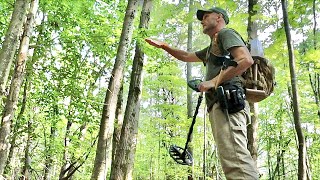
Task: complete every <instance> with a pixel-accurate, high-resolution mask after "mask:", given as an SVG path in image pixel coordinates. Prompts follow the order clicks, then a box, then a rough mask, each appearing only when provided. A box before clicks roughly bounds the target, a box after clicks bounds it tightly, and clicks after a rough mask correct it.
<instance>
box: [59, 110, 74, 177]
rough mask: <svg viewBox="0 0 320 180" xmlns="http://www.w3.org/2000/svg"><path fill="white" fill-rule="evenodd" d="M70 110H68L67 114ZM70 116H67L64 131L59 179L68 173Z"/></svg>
mask: <svg viewBox="0 0 320 180" xmlns="http://www.w3.org/2000/svg"><path fill="white" fill-rule="evenodd" d="M70 113H71V112H70V111H69V115H70V116H71V114H70ZM71 119H72V118H71V117H68V122H67V127H66V133H65V136H64V152H63V162H64V164H63V165H62V167H61V169H60V174H59V179H62V178H63V177H65V176H66V175H67V174H68V169H70V168H69V166H70V157H69V152H68V149H69V146H70V138H69V136H70V135H69V133H70V129H71V125H72V121H71Z"/></svg>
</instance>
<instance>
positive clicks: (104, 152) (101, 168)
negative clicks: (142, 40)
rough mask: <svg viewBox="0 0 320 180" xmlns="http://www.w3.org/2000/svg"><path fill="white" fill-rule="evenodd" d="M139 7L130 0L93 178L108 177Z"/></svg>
mask: <svg viewBox="0 0 320 180" xmlns="http://www.w3.org/2000/svg"><path fill="white" fill-rule="evenodd" d="M137 7H138V0H129V1H128V5H127V9H126V15H125V19H124V22H123V29H122V33H121V39H120V43H119V46H118V52H117V57H116V61H115V64H114V68H113V70H112V74H111V77H110V81H109V86H108V90H107V92H106V97H105V101H104V106H103V112H102V118H101V122H100V130H99V138H98V144H97V150H96V157H95V161H94V167H93V171H92V176H91V179H92V180H95V179H99V180H101V179H105V178H106V164H107V159H109V158H108V150H109V149H111V144H112V134H113V129H114V117H115V110H116V104H117V100H118V94H119V91H120V86H121V81H122V79H123V69H124V66H125V63H126V53H127V49H128V47H129V44H130V42H131V38H132V31H133V25H134V24H133V22H134V18H135V15H136V11H137Z"/></svg>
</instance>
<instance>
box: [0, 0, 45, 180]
mask: <svg viewBox="0 0 320 180" xmlns="http://www.w3.org/2000/svg"><path fill="white" fill-rule="evenodd" d="M38 3H39V2H38V0H32V1H31V6H30V10H29V14H28V17H27V21H26V23H25V24H24V32H23V35H22V39H21V43H20V48H19V55H18V57H17V62H16V66H15V71H14V76H13V79H12V81H11V86H10V92H9V95H8V97H7V100H6V104H5V108H4V112H3V115H2V124H1V129H0V174H1V175H2V174H3V171H4V167H5V163H6V162H7V157H8V150H9V147H10V143H9V136H10V132H11V124H12V119H13V117H14V113H15V110H16V108H17V103H18V99H19V92H20V87H21V84H22V81H23V77H24V73H25V67H26V61H27V59H28V50H29V42H30V37H31V35H32V32H33V26H34V20H35V15H36V12H37V10H38Z"/></svg>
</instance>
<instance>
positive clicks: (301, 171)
mask: <svg viewBox="0 0 320 180" xmlns="http://www.w3.org/2000/svg"><path fill="white" fill-rule="evenodd" d="M281 5H282V11H283V21H284V28H285V32H286V37H287V46H288V53H289V66H290V75H291V86H292V106H293V119H294V124H295V130H296V133H297V136H298V144H299V146H298V147H299V149H298V151H299V160H298V179H299V180H305V179H306V178H307V176H306V174H307V173H306V172H307V165H306V155H307V152H306V144H305V139H304V135H303V131H302V127H301V120H300V112H299V101H298V89H297V80H296V72H295V58H294V54H293V46H292V43H291V42H292V40H291V33H290V25H289V20H288V10H287V2H286V0H281Z"/></svg>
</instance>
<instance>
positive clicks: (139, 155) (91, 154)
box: [0, 0, 320, 179]
mask: <svg viewBox="0 0 320 180" xmlns="http://www.w3.org/2000/svg"><path fill="white" fill-rule="evenodd" d="M131 2H133V1H129V2H127V1H120V0H115V1H108V0H104V1H102V0H95V1H94V0H78V1H68V0H45V1H41V0H40V1H39V2H37V1H36V0H27V1H21V0H16V1H13V0H4V1H1V2H0V38H1V46H0V47H1V54H2V55H3V54H5V53H4V52H9V53H10V52H11V54H12V59H13V60H12V65H11V66H8V67H9V68H7V69H5V70H7V72H8V78H7V80H6V81H5V82H4V81H1V80H3V79H2V78H3V77H4V76H1V80H0V83H1V84H0V85H1V94H0V98H1V99H0V100H1V101H0V105H1V109H0V112H1V114H2V121H1V122H2V124H1V132H0V147H1V148H3V147H5V148H4V149H1V148H0V149H1V150H0V159H1V160H5V161H1V162H0V170H1V171H0V172H1V174H2V175H3V176H4V177H6V178H7V179H18V178H26V179H71V178H72V179H90V178H91V179H99V177H101V176H103V177H109V176H111V177H112V175H110V174H112V172H116V171H118V170H119V171H122V172H123V173H124V174H127V175H125V176H126V178H123V179H130V178H132V179H186V178H187V177H189V178H190V177H191V176H192V177H193V178H199V179H223V173H222V170H221V167H220V166H219V162H218V158H217V152H216V148H215V145H214V141H213V138H212V134H211V128H210V124H209V121H208V119H207V118H206V116H205V106H204V103H202V106H201V110H200V113H199V115H198V117H197V122H196V125H195V128H194V133H193V140H192V147H193V148H192V151H193V156H194V165H193V166H192V167H186V166H181V165H178V164H176V163H175V162H174V161H173V160H172V159H171V158H170V156H169V155H168V148H169V146H170V145H171V144H177V145H179V146H184V143H185V141H186V137H187V133H188V130H189V126H190V124H191V119H192V118H191V116H192V110H194V107H195V103H196V101H197V97H198V94H197V93H191V92H190V90H188V88H187V83H186V82H187V78H199V77H200V78H202V77H203V76H204V75H203V72H204V67H203V64H201V63H195V64H193V65H192V66H191V65H190V64H188V65H187V64H186V63H182V62H179V61H176V60H174V59H173V58H172V57H171V56H170V55H168V54H167V53H164V52H163V51H161V50H159V49H155V48H153V47H151V46H149V45H148V44H147V43H145V42H144V38H146V37H152V38H155V39H158V40H164V41H166V42H167V43H169V44H170V45H172V46H173V47H177V48H179V49H184V50H188V51H196V50H199V49H202V48H204V47H206V46H207V45H208V44H209V38H208V37H207V36H205V35H203V34H202V27H201V25H200V22H199V21H198V20H197V19H196V16H195V12H196V10H197V9H203V8H205V9H207V8H210V7H212V6H219V7H222V8H225V9H226V10H227V11H228V12H229V16H230V24H229V25H228V27H231V28H234V29H236V30H237V31H238V32H239V33H240V34H242V36H243V37H244V39H248V32H247V27H248V2H252V1H244V0H237V1H222V0H214V1H197V0H193V1H182V0H181V1H175V0H172V1H171V0H168V1H161V0H153V1H150V0H149V1H148V0H145V1H134V2H136V4H135V5H134V7H132V8H131V9H129V10H128V9H127V6H129V5H130V3H131ZM146 2H148V3H151V2H152V6H151V5H150V4H149V7H148V8H149V10H146V9H144V8H146V7H147V5H146V4H147V3H146ZM255 2H256V5H255V6H254V10H255V11H257V14H255V16H253V17H254V18H253V19H254V21H256V23H257V27H258V37H259V40H260V41H261V42H262V44H263V46H264V53H265V57H267V58H268V59H269V60H270V61H271V62H272V64H273V65H274V66H275V69H276V86H275V90H274V92H273V94H272V95H271V96H270V97H269V98H268V99H266V100H264V101H262V102H260V103H259V109H258V110H257V112H258V119H257V121H256V123H257V124H256V125H257V127H258V128H257V129H255V132H257V133H258V134H257V138H256V139H255V140H256V146H255V147H256V150H257V166H258V169H259V172H260V174H261V179H296V177H297V176H298V174H299V170H298V169H299V168H298V167H299V165H298V159H299V151H298V149H299V148H298V146H299V143H298V142H299V140H298V137H297V133H296V129H295V127H296V126H297V124H296V122H295V117H294V111H293V109H294V108H293V107H294V105H293V97H294V96H293V95H292V74H291V73H290V68H289V67H290V61H289V59H290V55H289V53H288V49H289V48H288V45H287V35H286V32H285V25H284V23H283V22H284V20H283V11H282V8H281V2H280V1H255ZM15 3H16V4H17V3H21V4H20V6H19V7H20V8H22V9H20V11H19V13H20V14H19V13H17V12H16V11H14V10H15V5H16V4H15ZM36 3H39V4H38V5H39V6H38V8H35V7H34V8H35V10H36V11H35V12H36V13H34V14H32V7H33V6H31V7H29V6H30V4H31V5H35V4H36ZM131 5H132V4H131ZM23 8H24V9H23ZM142 9H143V10H142ZM319 9H320V4H319V3H318V2H316V0H301V1H294V0H289V1H288V4H287V11H288V20H289V23H290V28H291V31H290V33H291V37H292V47H293V50H294V51H293V53H294V58H295V61H294V64H293V65H294V66H295V70H296V77H294V80H295V81H294V82H295V83H296V86H297V87H298V88H297V92H296V93H297V94H299V96H298V97H299V98H298V102H299V112H300V116H299V119H300V123H301V127H302V131H303V134H304V139H305V144H306V152H307V154H306V166H307V169H308V170H307V174H308V177H309V178H310V177H312V179H320V174H319V173H317V172H320V153H319V151H320V150H319V149H320V140H319V133H320V132H319V123H320V122H319V121H320V102H319V100H320V75H319V71H320V70H319V68H320V58H319V57H320V52H319V50H318V49H319V43H318V41H319V39H320V35H319V34H320V33H319V28H318V27H317V22H319V20H320V15H319V14H318V13H317V12H319ZM130 10H133V11H131V14H130V13H129V14H128V12H129V11H130ZM149 11H150V13H149ZM14 12H16V15H20V16H21V17H22V18H20V23H17V24H16V26H15V28H10V27H11V26H10V25H11V24H10V22H11V17H13V15H14V14H15V13H14ZM144 13H145V14H144ZM126 14H127V16H126ZM140 14H141V15H140ZM27 15H29V16H28V17H29V18H28V19H26V17H27ZM30 15H31V16H30ZM128 15H129V16H128ZM143 15H145V16H148V17H147V18H146V19H147V20H146V19H145V20H146V21H143V18H141V19H142V20H141V19H140V17H142V16H143ZM32 16H33V17H34V19H33V20H32V18H31V17H32ZM135 16H136V17H135ZM126 17H129V18H130V17H131V20H132V25H130V26H131V27H129V26H125V24H126V23H127V22H126V21H125V19H126ZM148 18H150V20H149V19H148ZM18 19H19V18H18ZM139 19H140V21H139ZM25 22H29V24H28V23H25ZM30 22H31V23H30ZM30 24H31V25H30ZM19 27H20V28H19ZM27 27H28V28H27ZM125 28H127V29H125ZM14 29H15V30H17V32H16V34H18V36H17V37H16V41H17V42H16V43H17V45H15V48H13V49H11V51H8V50H7V49H6V48H7V46H6V44H5V43H4V42H5V40H6V39H9V38H8V37H9V36H8V32H10V33H11V37H13V34H14ZM26 30H27V31H26ZM124 30H128V32H129V35H128V37H127V38H125V37H124V36H123V35H124V34H125V32H124ZM130 31H132V34H130ZM22 32H24V33H22ZM190 32H191V34H192V39H190ZM24 35H26V36H24ZM26 41H28V42H26ZM123 41H125V42H126V43H123ZM25 44H27V46H26V47H27V49H25V48H26V47H25V46H23V45H25ZM12 47H14V46H12ZM121 48H126V49H121ZM139 51H143V54H142V56H141V57H140V60H139V61H138V59H139V58H138V56H137V52H139ZM23 52H24V53H25V54H23ZM140 55H141V54H140ZM1 58H3V56H1ZM120 59H124V60H123V61H121V60H120ZM141 59H142V60H141ZM2 60H3V59H0V61H1V63H2ZM119 60H120V61H119ZM135 61H136V62H139V63H138V64H140V65H142V66H141V67H143V71H142V69H140V72H141V73H142V76H141V77H140V75H137V74H136V73H135V72H139V71H137V69H135V67H137V66H138V65H135V64H134V62H135ZM117 62H120V65H123V74H121V73H120V76H122V75H123V77H119V78H118V79H116V77H117V76H115V74H116V72H117V71H116V70H117V69H121V67H120V68H115V67H116V65H117ZM24 64H25V68H24ZM0 65H1V67H0V70H3V69H1V68H3V67H4V66H3V64H0ZM291 65H292V64H291ZM187 66H189V67H188V68H187ZM190 66H191V67H190ZM19 67H20V69H19ZM141 67H140V68H141ZM187 71H188V72H189V73H190V72H191V77H187V76H188V75H187V74H188V73H187ZM132 74H135V76H134V75H132ZM111 76H112V77H113V78H114V79H116V80H119V81H117V82H115V83H111V82H112V81H113V80H114V79H113V78H110V77H111ZM133 77H140V78H141V84H139V80H137V82H138V83H137V84H138V85H139V86H133V87H131V84H132V82H133V80H132V79H134V78H133ZM19 78H21V79H20V80H19ZM140 86H141V87H140ZM111 88H114V89H113V90H115V91H118V92H119V93H115V94H116V95H117V99H116V100H117V101H116V103H115V104H114V106H112V107H109V106H108V105H109V104H108V102H107V101H106V100H107V99H108V98H109V97H110V94H109V96H108V92H111V96H112V92H114V91H112V90H111ZM130 89H131V90H132V91H133V90H134V89H137V91H138V95H137V96H136V95H132V94H130V92H132V91H130ZM140 92H141V97H140V95H139V94H140ZM187 92H188V93H187ZM15 93H16V96H14V95H15ZM187 94H191V95H192V96H191V99H189V98H188V97H187ZM15 97H16V98H15ZM131 97H135V98H136V99H135V100H134V99H133V100H132V99H130V98H131ZM15 99H16V103H15V101H14V100H15ZM132 101H133V102H135V103H136V104H135V105H133V108H132V104H131V109H133V110H132V111H131V113H132V114H134V115H138V116H135V119H137V120H138V122H139V123H138V122H135V121H132V122H134V123H135V124H134V125H136V126H137V131H136V130H135V129H134V128H133V129H129V130H128V129H127V130H122V131H124V132H128V134H126V137H127V136H129V137H130V136H132V137H136V139H135V138H133V139H131V141H132V143H131V144H130V143H129V144H128V145H126V144H122V145H124V146H121V145H117V144H121V142H120V139H121V138H120V135H121V126H122V122H124V124H126V125H128V124H129V125H130V122H127V123H126V119H130V118H128V116H129V115H128V116H127V115H126V113H127V111H128V114H130V113H129V110H127V109H130V108H129V107H128V105H127V104H129V102H132ZM110 102H112V99H111V100H110ZM127 102H128V103H127ZM137 102H138V103H137ZM113 103H114V102H113ZM139 103H140V104H139ZM192 104H193V105H192ZM110 106H111V103H110ZM137 107H138V108H137ZM107 108H111V110H109V111H106V110H107ZM256 108H257V105H256ZM190 109H191V110H190ZM8 112H11V113H9V114H10V115H9V116H8ZM134 115H132V116H134ZM105 117H107V119H115V121H113V120H109V121H105V120H106V118H105ZM122 120H123V121H122ZM102 122H107V123H109V124H105V125H102V124H103V123H102ZM134 125H133V127H134ZM102 127H105V129H104V130H103V131H101V129H102ZM101 132H108V133H109V134H112V136H110V135H109V137H108V139H107V140H105V141H101V137H102V135H101ZM130 133H131V134H130ZM4 134H5V135H4ZM122 134H125V133H122ZM112 137H113V142H112V141H111V140H112ZM123 137H125V136H124V135H123ZM99 141H100V142H99ZM99 143H100V144H105V146H106V147H104V148H106V149H101V146H100V145H99ZM123 143H124V142H123ZM111 144H113V146H111ZM97 147H98V149H97ZM112 147H119V148H120V150H118V151H117V152H121V151H124V152H123V153H125V152H126V151H128V152H129V151H130V153H131V154H130V155H128V158H127V159H119V158H118V159H117V156H115V154H114V153H115V152H116V150H115V149H113V148H112ZM126 148H127V149H126ZM101 152H105V155H103V153H102V155H101ZM99 153H100V154H99ZM99 155H101V156H99ZM97 157H105V158H103V160H101V159H100V160H99V158H97ZM118 157H127V156H118ZM120 161H121V162H120ZM130 161H132V163H131V162H130ZM121 163H123V164H129V166H128V167H127V166H121ZM101 164H102V165H101ZM122 167H125V168H122ZM132 168H133V169H132ZM101 169H102V170H101ZM128 174H129V175H128ZM131 174H132V177H131ZM114 176H116V175H114ZM107 179H108V178H107ZM111 179H113V178H111ZM115 179H116V178H115Z"/></svg>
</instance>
